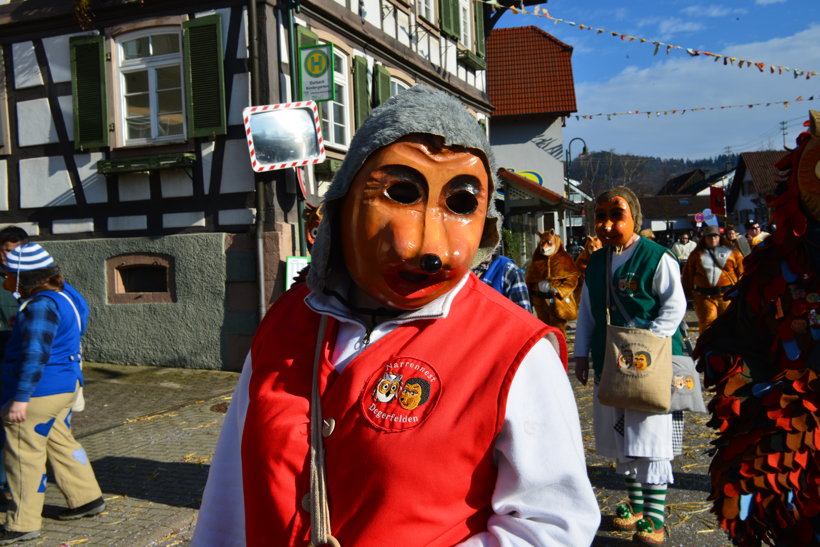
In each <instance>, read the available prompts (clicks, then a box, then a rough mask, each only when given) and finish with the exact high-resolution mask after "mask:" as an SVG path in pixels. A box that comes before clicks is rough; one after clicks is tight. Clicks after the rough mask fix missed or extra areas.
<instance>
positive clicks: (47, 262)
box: [4, 243, 56, 273]
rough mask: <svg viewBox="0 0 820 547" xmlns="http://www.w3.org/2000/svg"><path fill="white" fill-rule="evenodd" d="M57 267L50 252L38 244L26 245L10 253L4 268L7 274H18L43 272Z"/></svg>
mask: <svg viewBox="0 0 820 547" xmlns="http://www.w3.org/2000/svg"><path fill="white" fill-rule="evenodd" d="M55 265H56V262H54V259H53V258H51V255H50V254H48V251H46V250H45V249H43V248H42V247H40V246H39V245H38V244H37V243H26V244H25V245H20V246H18V247H15V248H14V249H12V250H11V251H9V253H8V254H7V255H6V264H5V265H4V267H5V270H6V271H7V272H14V273H18V272H31V271H34V270H42V269H44V268H48V267H51V266H55Z"/></svg>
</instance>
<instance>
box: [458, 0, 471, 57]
mask: <svg viewBox="0 0 820 547" xmlns="http://www.w3.org/2000/svg"><path fill="white" fill-rule="evenodd" d="M472 3H473V0H458V19H459V31H458V32H459V37H458V41H459V42H461V43H462V44H464V45H465V46H467V48H468V49H472V47H473V41H472V28H473V11H472V5H471V4H472Z"/></svg>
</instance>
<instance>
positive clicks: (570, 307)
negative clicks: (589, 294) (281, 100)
mask: <svg viewBox="0 0 820 547" xmlns="http://www.w3.org/2000/svg"><path fill="white" fill-rule="evenodd" d="M538 237H539V242H538V247H536V249H535V252H534V253H533V255H532V261H531V262H530V266H529V268H527V275H526V277H525V280H526V282H527V289H529V291H530V299H531V300H532V307H533V308H534V309H535V314H536V315H537V316H538V318H539V319H540V320H541V321H543V322H544V323H546V324H547V325H551V326H553V327H558V328H559V329H561V332H563V333H564V334H566V333H567V321H572V320H573V319H575V318H576V317H578V302H577V300H576V299H575V288H576V287H577V286H578V276H579V275H580V272H579V271H578V268H577V267H576V266H575V263H574V262H573V261H572V257H571V256H570V254H569V253H568V252H567V250H566V249H564V244H563V243H562V242H561V238H560V237H558V236H557V235H555V230H553V229H552V228H550V229H549V230H546V231H544V232H538ZM543 282H546V283H543Z"/></svg>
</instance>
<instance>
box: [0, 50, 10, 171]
mask: <svg viewBox="0 0 820 547" xmlns="http://www.w3.org/2000/svg"><path fill="white" fill-rule="evenodd" d="M4 67H5V62H4V60H3V51H2V49H0V156H5V155H8V154H11V139H10V138H9V137H10V135H9V131H10V128H9V110H8V98H7V96H6V76H5V74H6V71H5V70H4Z"/></svg>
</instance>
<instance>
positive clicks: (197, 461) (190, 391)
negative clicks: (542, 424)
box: [25, 316, 730, 547]
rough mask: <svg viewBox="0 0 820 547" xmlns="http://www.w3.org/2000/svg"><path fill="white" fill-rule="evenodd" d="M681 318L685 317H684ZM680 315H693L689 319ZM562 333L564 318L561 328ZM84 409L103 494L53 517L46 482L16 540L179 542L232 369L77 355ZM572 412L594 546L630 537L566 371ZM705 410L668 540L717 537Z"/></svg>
mask: <svg viewBox="0 0 820 547" xmlns="http://www.w3.org/2000/svg"><path fill="white" fill-rule="evenodd" d="M687 318H688V319H690V318H689V316H687ZM691 319H692V321H690V324H693V323H694V324H696V322H695V321H694V318H691ZM568 334H569V338H570V340H572V336H573V334H574V333H573V330H572V324H571V325H570V329H569V331H568ZM85 375H86V390H85V398H86V410H85V411H84V412H82V413H79V414H76V415H75V416H74V421H73V428H74V432H75V435H76V436H77V438H78V439H79V440H80V441H81V442H82V444H83V446H84V447H85V448H86V450H87V452H88V454H89V456H90V458H91V460H92V464H93V466H94V470H95V472H96V474H97V478H98V480H99V482H100V486H101V487H102V489H103V492H104V497H105V499H106V501H107V504H108V506H107V509H106V511H105V512H104V513H103V514H101V515H99V516H97V517H95V518H87V519H80V520H78V521H69V522H62V521H58V520H56V519H55V517H56V515H57V513H59V511H61V510H62V509H63V508H64V507H65V500H64V499H63V496H62V494H61V493H60V491H59V489H58V488H57V487H56V485H54V484H53V483H49V487H48V490H47V493H46V506H45V509H44V512H43V514H44V519H43V535H42V537H40V538H39V539H37V540H35V541H30V542H27V543H26V544H25V545H26V546H32V547H34V546H49V547H51V546H67V545H84V546H85V545H88V546H92V545H93V546H96V545H100V546H109V545H111V546H120V545H122V546H129V547H133V546H137V547H139V546H158V547H170V546H178V545H189V544H190V538H191V534H192V532H193V526H194V523H195V520H196V513H197V508H198V507H199V503H200V498H201V495H202V490H203V488H204V486H205V480H206V478H207V474H208V464H209V462H210V460H211V457H212V455H213V450H214V448H215V446H216V440H217V437H218V435H219V431H220V429H221V426H222V421H223V419H224V412H225V410H226V408H227V406H228V404H229V402H230V393H231V392H232V390H233V387H234V385H235V383H236V380H237V379H238V375H237V374H236V373H232V372H215V371H204V370H191V369H165V368H156V367H137V366H117V365H106V364H94V363H87V364H86V365H85ZM570 381H571V383H572V386H573V389H574V391H575V396H576V400H577V402H578V408H579V413H580V418H581V427H582V433H583V436H584V444H585V449H586V453H587V468H588V472H589V475H590V478H591V481H592V484H593V487H594V488H595V492H596V495H597V498H598V503H599V505H600V507H601V512H602V514H603V515H604V517H603V521H602V524H601V529H600V530H599V532H598V534H597V537H596V539H595V541H594V543H593V545H594V546H598V547H604V546H607V547H609V546H612V547H618V546H627V545H632V542H631V534H630V533H627V532H618V531H614V530H612V528H611V526H610V524H609V516H610V515H612V514H613V513H614V509H615V506H616V505H617V504H618V503H621V502H622V501H623V500H624V499H625V489H624V484H623V480H622V479H621V478H620V477H618V476H616V475H615V472H614V469H613V467H612V464H611V462H610V461H609V460H606V459H604V458H601V457H599V456H597V455H596V454H595V452H594V438H593V434H592V388H591V387H584V386H581V385H580V384H579V383H578V382H577V381H576V380H575V378H574V375H573V374H570ZM705 424H706V417H705V416H700V415H696V414H692V413H687V414H686V430H685V436H684V454H683V455H682V456H679V457H677V458H676V459H675V462H674V468H675V479H676V482H675V485H674V486H672V487H671V488H670V489H669V494H668V498H667V501H668V505H667V524H668V527H669V530H670V537H669V538H668V539H667V543H666V544H667V545H669V546H685V547H717V546H727V545H730V543H729V542H728V541H727V539H726V536H725V535H724V533H723V532H722V531H721V530H720V529H719V528H718V527H717V525H716V523H715V519H714V518H713V516H712V514H711V513H710V512H709V508H710V503H709V502H707V501H706V497H707V495H708V492H709V478H708V474H707V469H708V463H709V460H708V456H706V454H705V451H706V450H707V449H708V448H709V441H710V440H711V439H712V433H711V430H710V429H709V428H708V427H706V425H705Z"/></svg>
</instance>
